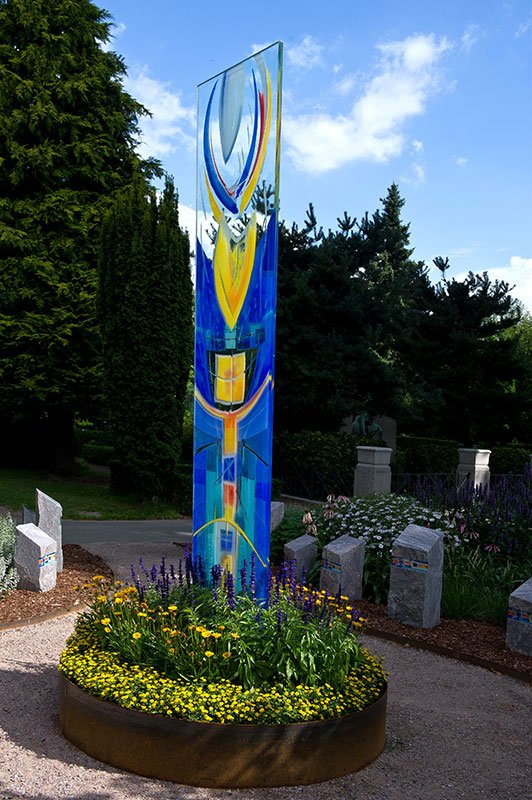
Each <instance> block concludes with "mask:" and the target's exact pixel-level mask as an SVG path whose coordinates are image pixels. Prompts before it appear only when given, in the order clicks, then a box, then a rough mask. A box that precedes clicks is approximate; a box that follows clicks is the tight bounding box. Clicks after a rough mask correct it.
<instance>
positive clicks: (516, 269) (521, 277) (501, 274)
mask: <svg viewBox="0 0 532 800" xmlns="http://www.w3.org/2000/svg"><path fill="white" fill-rule="evenodd" d="M488 274H489V276H490V278H492V279H496V280H500V281H506V282H507V283H509V284H510V286H515V288H514V289H512V290H511V292H510V294H511V295H512V297H517V299H518V300H520V301H521V302H522V303H524V304H525V306H527V307H528V309H529V310H530V311H532V258H523V257H522V256H512V257H511V258H510V263H509V265H507V266H504V267H498V268H494V269H490V270H488Z"/></svg>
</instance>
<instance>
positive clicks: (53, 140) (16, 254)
mask: <svg viewBox="0 0 532 800" xmlns="http://www.w3.org/2000/svg"><path fill="white" fill-rule="evenodd" d="M108 16H109V15H108V14H107V12H104V11H101V10H100V9H98V8H97V7H96V6H95V5H93V3H91V2H89V0H7V2H3V3H1V4H0V230H1V237H0V260H1V269H0V352H1V353H2V361H1V365H0V417H1V418H3V420H4V421H5V424H6V430H7V431H8V433H7V435H8V436H9V432H10V431H11V430H13V431H14V433H16V436H17V437H19V438H18V448H17V449H18V450H19V451H22V452H24V453H26V457H30V455H31V454H32V453H33V452H34V448H33V442H31V444H32V446H31V447H30V446H26V445H25V444H23V439H22V436H23V435H24V432H25V431H31V433H32V435H33V440H34V441H35V442H37V443H38V441H39V436H38V435H35V434H36V432H38V429H39V426H41V427H42V426H44V427H45V428H46V427H48V428H51V429H52V430H53V431H54V436H53V438H52V437H51V439H50V441H51V442H52V443H54V444H57V452H56V467H57V468H65V469H67V468H68V465H69V464H70V465H72V464H73V459H74V447H73V415H74V413H75V412H78V411H79V412H82V413H87V412H88V411H90V409H91V408H93V407H94V405H95V403H96V402H97V399H98V396H99V392H100V380H101V348H100V340H99V334H98V326H97V321H96V308H95V300H96V247H97V240H98V230H99V226H100V223H101V219H102V215H103V213H104V211H105V209H106V208H107V206H108V204H109V201H110V198H111V197H112V195H113V193H115V192H118V191H120V190H122V189H123V187H124V186H126V185H127V184H128V183H129V182H130V181H131V178H132V175H133V172H134V170H135V169H139V168H140V169H142V170H144V171H145V172H147V173H148V174H151V173H152V172H153V170H154V169H156V165H155V164H154V163H151V164H150V163H146V162H141V161H140V160H139V158H138V157H137V156H136V154H135V153H134V146H135V143H136V139H137V136H138V125H137V120H138V117H139V115H141V114H143V113H145V109H143V107H142V106H141V105H139V104H138V103H137V102H136V101H135V100H133V99H132V98H131V97H130V96H129V95H128V94H127V93H126V92H125V91H124V89H123V86H122V83H121V80H122V77H123V75H124V74H125V72H126V69H125V65H124V63H123V61H122V60H121V58H120V57H119V56H117V55H116V54H115V53H112V52H104V51H103V50H102V47H101V44H102V43H103V42H105V41H107V40H108V39H109V28H110V23H109V22H108V21H107V20H108ZM17 420H22V421H23V422H22V423H21V425H20V426H19V428H18V429H17V430H16V432H15V430H14V428H13V422H15V421H17ZM12 441H13V444H14V442H15V441H17V439H16V438H13V440H12ZM24 441H28V443H29V441H31V440H29V439H28V440H26V439H24ZM8 449H9V448H8Z"/></svg>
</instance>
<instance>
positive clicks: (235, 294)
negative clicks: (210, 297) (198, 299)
mask: <svg viewBox="0 0 532 800" xmlns="http://www.w3.org/2000/svg"><path fill="white" fill-rule="evenodd" d="M256 243H257V215H256V213H255V212H253V214H252V216H251V219H250V221H249V223H248V225H247V226H246V231H245V235H244V236H241V237H240V238H239V240H238V242H233V237H232V234H231V229H230V228H229V225H228V224H227V222H226V221H225V219H224V218H223V217H222V219H221V220H220V227H219V228H218V235H217V237H216V247H215V250H214V285H215V288H216V296H217V298H218V302H219V304H220V309H221V311H222V314H223V316H224V319H225V321H226V323H227V325H228V326H229V328H230V329H231V330H233V328H234V327H235V325H236V323H237V320H238V315H239V314H240V311H241V310H242V306H243V305H244V300H245V299H246V294H247V291H248V287H249V281H250V278H251V272H252V270H253V261H254V259H255V247H256Z"/></svg>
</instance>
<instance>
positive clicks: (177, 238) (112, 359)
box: [98, 175, 192, 497]
mask: <svg viewBox="0 0 532 800" xmlns="http://www.w3.org/2000/svg"><path fill="white" fill-rule="evenodd" d="M99 265H100V274H99V295H98V297H99V311H100V320H101V331H102V339H103V345H104V377H105V396H106V403H107V407H108V410H109V423H110V427H111V429H112V431H113V434H114V459H113V460H112V461H111V471H112V486H113V488H114V489H115V491H117V492H131V491H133V492H136V493H137V494H138V495H139V496H140V497H151V496H152V495H156V496H164V497H171V496H172V495H173V494H174V492H175V491H176V486H177V463H178V459H179V455H180V450H181V435H182V425H183V414H184V402H183V401H184V396H185V391H186V387H187V380H188V375H189V371H190V361H191V358H192V281H191V277H190V266H189V245H188V237H187V235H186V234H185V233H183V231H182V230H181V229H180V227H179V217H178V204H177V196H176V194H175V192H174V186H173V183H172V182H171V180H170V179H167V182H166V187H165V190H164V193H163V196H162V198H161V200H160V201H159V202H157V199H156V194H155V190H154V189H152V188H150V187H148V186H147V184H146V182H145V181H144V179H143V178H142V177H141V176H140V175H139V176H137V177H136V179H135V181H134V184H133V185H132V186H131V187H130V188H128V189H127V190H126V191H124V192H122V194H121V195H120V196H119V197H117V199H116V201H115V203H114V204H113V206H112V208H111V209H110V210H109V212H108V213H107V215H106V216H105V219H104V224H103V228H102V237H101V246H100V257H99Z"/></svg>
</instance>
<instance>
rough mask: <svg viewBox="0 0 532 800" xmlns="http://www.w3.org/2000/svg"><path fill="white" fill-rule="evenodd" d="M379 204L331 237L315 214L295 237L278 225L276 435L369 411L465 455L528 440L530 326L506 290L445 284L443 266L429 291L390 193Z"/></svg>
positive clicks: (336, 423)
mask: <svg viewBox="0 0 532 800" xmlns="http://www.w3.org/2000/svg"><path fill="white" fill-rule="evenodd" d="M381 202H382V209H379V210H378V211H376V212H375V213H374V214H373V215H372V216H369V215H368V214H367V213H366V214H365V215H364V216H363V217H362V218H361V219H360V220H357V219H353V218H350V217H349V216H348V215H347V214H346V213H344V216H343V218H339V219H338V229H337V230H336V231H334V232H333V231H329V232H328V233H324V232H323V230H322V229H321V228H319V227H318V222H317V220H316V218H315V215H314V211H313V208H312V206H310V208H309V211H308V212H307V221H306V224H305V225H304V226H303V227H301V228H299V227H298V226H297V225H293V226H292V228H290V229H289V228H287V227H285V226H281V229H280V235H279V278H278V311H277V350H276V398H275V425H276V428H277V430H278V431H281V430H305V429H307V430H323V431H325V430H338V428H339V427H340V425H341V423H342V419H343V418H345V417H347V416H349V415H351V414H353V415H357V414H359V413H361V412H367V413H368V414H369V415H370V416H373V415H377V414H385V415H390V416H392V417H395V418H396V419H397V420H398V422H399V426H400V430H401V432H403V433H417V434H423V435H426V436H435V437H441V438H453V439H457V440H458V441H461V442H463V444H464V445H466V446H467V445H473V444H475V443H489V442H491V443H495V442H499V443H504V442H508V441H511V440H512V439H513V438H518V439H521V440H527V439H528V441H532V425H531V423H532V418H531V408H532V391H531V389H532V382H531V381H532V371H531V368H532V359H531V358H530V355H531V352H530V318H528V322H527V317H526V315H525V316H523V312H522V308H521V306H520V304H519V303H518V302H517V301H515V300H514V299H513V298H512V297H511V294H510V287H509V285H508V284H507V283H505V282H504V281H494V282H492V281H490V280H489V279H488V276H487V274H486V273H484V274H482V275H474V274H473V273H471V272H470V273H469V274H468V275H467V277H466V278H465V279H464V280H462V281H458V280H456V279H454V278H453V279H448V278H447V270H448V267H449V263H448V260H447V259H443V258H437V259H435V265H436V266H437V267H438V268H439V269H440V271H441V280H440V281H439V283H438V284H437V285H436V286H433V285H432V284H431V283H430V281H429V278H428V274H427V273H428V269H427V267H426V265H425V264H424V263H423V262H419V261H415V260H413V259H412V253H413V251H412V249H411V247H410V242H409V225H407V224H404V223H403V222H402V220H401V208H402V206H403V204H404V200H403V199H402V198H401V196H400V193H399V189H398V187H397V185H396V184H393V185H392V186H391V187H390V189H389V190H388V193H387V195H386V197H385V198H384V199H383V200H382V201H381Z"/></svg>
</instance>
